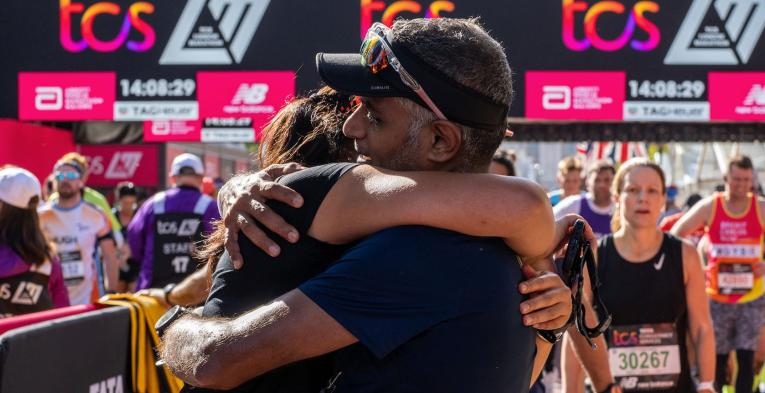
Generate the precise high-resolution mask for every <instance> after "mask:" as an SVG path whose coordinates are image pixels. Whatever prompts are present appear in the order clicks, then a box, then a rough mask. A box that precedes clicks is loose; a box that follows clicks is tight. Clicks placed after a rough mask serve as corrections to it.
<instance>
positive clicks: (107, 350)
mask: <svg viewBox="0 0 765 393" xmlns="http://www.w3.org/2000/svg"><path fill="white" fill-rule="evenodd" d="M129 346H130V311H129V310H128V309H127V308H123V307H111V308H106V309H103V310H98V311H92V312H88V313H85V314H79V315H74V316H71V317H65V318H61V319H56V320H54V321H50V322H42V323H38V324H34V325H30V326H28V327H23V328H18V329H15V330H12V331H9V332H7V333H5V334H3V335H2V337H0V391H2V392H3V393H29V392H61V393H65V392H72V393H75V392H90V393H118V392H129V391H131V390H130V378H131V374H130V369H129V368H128V367H129V364H130V352H129Z"/></svg>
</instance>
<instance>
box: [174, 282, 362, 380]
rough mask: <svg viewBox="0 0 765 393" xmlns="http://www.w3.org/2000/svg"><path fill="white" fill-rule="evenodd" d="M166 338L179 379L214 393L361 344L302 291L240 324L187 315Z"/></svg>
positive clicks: (245, 316)
mask: <svg viewBox="0 0 765 393" xmlns="http://www.w3.org/2000/svg"><path fill="white" fill-rule="evenodd" d="M162 339H163V345H162V348H161V352H160V353H161V355H162V358H163V359H164V360H165V361H166V362H167V365H168V366H169V367H170V369H171V370H172V371H173V372H174V373H175V374H176V375H177V376H178V377H180V378H181V379H183V380H184V381H187V382H190V383H192V384H194V385H195V386H199V387H207V388H214V389H233V388H234V387H236V386H239V385H240V384H242V383H244V382H246V381H248V380H250V379H252V378H254V377H257V376H258V375H261V374H263V373H266V372H268V371H271V370H273V369H275V368H277V367H281V366H283V365H285V364H288V363H292V362H296V361H299V360H303V359H307V358H311V357H315V356H319V355H322V354H325V353H329V352H332V351H335V350H337V349H340V348H343V347H346V346H348V345H351V344H353V343H356V342H357V341H358V340H356V337H354V336H353V335H352V334H351V333H350V332H348V331H347V330H345V329H344V328H343V327H342V326H341V325H340V324H339V323H337V322H336V321H335V320H334V319H332V317H330V316H329V315H328V314H327V313H325V312H324V311H323V310H322V309H321V308H320V307H319V306H317V305H316V304H315V303H313V301H311V299H310V298H308V297H307V296H306V295H305V294H303V293H302V292H301V291H300V290H297V289H295V290H292V291H290V292H288V293H286V294H285V295H283V296H281V297H280V298H278V299H276V300H274V302H273V303H271V304H268V305H266V306H263V307H260V308H258V309H256V310H252V311H250V312H248V313H246V314H243V315H240V316H239V317H237V318H235V319H230V320H225V319H218V320H204V319H201V318H198V317H194V316H186V317H184V318H181V319H180V320H179V321H178V322H176V323H175V324H173V325H172V326H170V328H169V329H168V330H167V331H166V332H165V334H164V336H163V337H162Z"/></svg>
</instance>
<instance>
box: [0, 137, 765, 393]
mask: <svg viewBox="0 0 765 393" xmlns="http://www.w3.org/2000/svg"><path fill="white" fill-rule="evenodd" d="M490 171H491V172H492V173H495V174H498V175H503V176H514V175H515V170H514V153H513V152H509V151H503V150H499V151H498V152H497V153H496V154H495V156H494V158H493V160H492V166H491V169H490ZM203 173H204V168H203V164H202V162H201V160H200V159H199V158H198V157H196V156H194V155H191V154H183V155H180V156H178V157H176V158H175V160H174V161H173V164H172V169H171V173H170V175H171V177H172V179H173V183H174V185H173V187H171V188H170V189H168V190H167V191H163V192H160V193H157V194H155V195H153V196H151V197H149V198H147V199H145V200H144V201H142V203H139V199H138V198H139V197H140V191H139V190H138V189H137V187H136V186H134V185H133V184H132V183H129V182H123V183H120V184H119V185H118V186H117V187H116V188H115V190H114V203H113V207H112V208H108V205H106V202H105V201H106V199H105V198H104V197H103V196H102V195H101V194H100V193H98V192H97V191H96V190H94V189H91V188H88V187H86V185H85V181H86V179H87V161H85V160H84V158H83V157H82V156H80V155H78V154H76V153H70V154H67V155H65V156H64V157H62V158H61V159H60V160H58V161H57V163H56V164H55V166H54V168H53V173H52V175H51V177H50V179H52V181H51V184H52V188H51V189H50V190H48V192H49V196H48V199H47V201H45V200H43V195H45V192H44V191H43V190H44V188H43V187H41V185H40V183H39V181H38V180H37V178H36V177H35V176H34V175H32V174H31V173H30V172H28V171H26V170H24V169H22V168H18V167H14V166H6V167H3V168H2V169H0V247H1V248H0V285H2V286H1V287H0V313H2V315H3V317H11V316H14V315H20V314H25V313H29V312H35V311H42V310H45V309H50V308H53V307H64V306H68V305H75V304H88V303H91V302H94V301H95V300H96V299H98V298H99V297H100V296H102V295H104V294H108V293H114V292H134V291H140V292H139V294H144V295H147V296H153V297H155V298H157V300H158V301H161V302H162V303H163V304H164V305H166V306H170V305H174V304H185V305H194V304H201V303H202V302H204V300H205V298H206V296H207V293H208V292H207V291H208V290H209V288H207V285H208V279H207V278H208V277H209V276H208V275H209V273H207V272H206V271H205V272H202V271H198V270H197V267H198V266H200V265H201V263H202V262H204V261H201V260H200V258H199V257H198V256H197V254H195V250H196V248H197V244H199V242H200V241H201V240H202V239H203V235H204V234H208V235H209V234H211V233H212V232H213V231H214V229H215V223H216V222H217V220H218V219H220V215H219V213H218V204H217V203H216V202H215V201H214V200H213V199H212V198H211V197H210V196H208V195H206V194H204V193H202V189H203V181H202V179H203ZM557 179H558V181H559V184H560V189H558V190H554V191H551V192H550V194H549V197H550V203H551V204H552V205H554V213H555V215H556V216H558V217H562V216H564V215H566V214H570V213H573V214H579V215H581V216H582V217H584V218H585V219H586V220H587V221H588V222H589V223H590V225H591V226H592V228H593V230H594V231H595V233H596V235H597V236H598V237H599V238H602V239H601V242H600V245H599V247H598V256H599V265H598V270H599V276H600V278H601V280H602V282H603V289H602V291H603V292H604V293H605V295H604V298H605V299H604V301H605V302H606V304H607V305H608V306H609V307H608V308H609V310H612V311H613V314H614V321H613V326H612V328H611V330H610V334H611V335H610V336H607V337H604V339H603V342H602V344H603V345H602V346H601V347H600V349H599V350H595V351H588V349H587V346H586V343H579V344H580V345H577V342H578V341H582V338H581V336H580V337H577V335H576V334H569V335H567V336H566V339H565V340H564V341H563V342H562V346H561V348H560V349H559V350H558V351H556V352H554V355H553V356H551V357H550V360H549V362H548V366H547V367H546V373H545V375H546V377H543V378H541V379H540V381H539V382H538V383H537V384H536V385H535V386H534V387H533V388H532V389H536V390H532V391H539V392H543V391H551V389H552V388H553V386H559V385H558V384H557V381H555V379H556V378H550V375H554V376H557V378H560V383H562V390H563V391H565V392H577V391H584V390H585V389H586V388H585V383H584V380H585V377H587V376H589V377H590V381H589V383H590V384H592V385H597V384H598V383H600V384H601V385H600V386H602V384H603V383H606V384H608V383H616V384H619V385H621V388H622V389H623V390H624V391H629V390H631V389H630V388H631V387H635V386H637V385H636V384H638V383H640V384H645V385H643V386H659V387H662V388H661V389H658V388H657V389H648V390H649V391H689V390H688V389H689V386H693V383H694V382H693V381H695V384H696V385H697V386H701V387H704V388H708V389H702V390H699V391H704V392H706V391H718V392H719V391H722V386H723V384H725V383H730V384H731V385H735V386H736V392H746V391H752V389H753V383H754V380H755V375H756V374H757V373H758V372H759V367H761V364H759V365H758V364H756V360H755V358H757V359H762V357H763V354H759V352H765V351H764V350H765V346H763V345H762V343H761V341H762V339H761V335H760V330H761V329H763V328H764V327H765V306H764V305H763V301H765V298H763V297H762V294H763V291H764V289H765V288H764V287H763V284H762V275H763V273H765V268H763V266H764V265H765V264H764V263H763V262H762V255H763V250H762V242H763V232H764V231H765V229H764V228H765V225H763V221H764V220H763V217H762V213H761V212H762V211H763V208H765V207H764V206H762V204H763V203H765V200H763V199H762V198H761V197H759V196H757V195H755V194H753V190H755V189H756V188H755V187H754V184H755V180H756V177H755V174H754V171H753V166H752V163H751V160H749V159H748V158H747V157H743V156H736V157H732V158H731V160H730V165H729V168H728V173H727V174H726V177H725V186H726V187H725V190H724V191H723V192H718V193H715V194H713V195H710V196H708V197H706V198H703V197H702V196H701V195H699V194H691V195H689V196H688V197H687V199H686V202H685V203H684V204H683V206H682V208H679V207H677V206H676V205H675V200H676V198H677V192H678V191H677V188H676V187H675V186H671V185H667V184H666V180H665V177H664V173H663V172H662V170H661V168H660V167H659V166H658V165H656V164H653V163H651V162H650V161H648V160H647V159H633V160H630V161H628V162H626V163H623V164H621V165H618V166H614V165H613V164H611V163H609V162H605V161H599V162H594V163H590V164H589V165H587V166H585V165H584V164H583V163H582V161H581V160H580V159H579V158H576V157H567V158H564V159H563V160H561V161H560V164H559V172H558V175H557ZM582 184H584V188H582ZM107 208H108V209H107ZM219 232H220V230H219ZM670 233H671V234H670ZM219 238H220V235H219ZM219 244H220V246H219V247H222V243H219ZM221 250H222V248H221ZM220 252H221V251H218V252H217V253H216V254H215V255H217V256H220ZM701 258H703V259H704V260H705V266H706V267H705V268H704V266H703V265H702V263H701V262H700V259H701ZM202 270H204V269H202ZM213 270H214V268H213ZM194 273H196V274H197V275H198V277H197V278H196V279H194V278H188V277H189V276H192V275H193V274H194ZM187 278H188V279H187ZM184 279H187V281H190V282H193V283H194V284H193V285H190V284H188V283H186V284H183V282H184ZM179 284H182V285H181V288H182V289H181V291H179V293H177V294H176V295H173V291H174V289H175V288H176V287H177V286H178V285H179ZM184 285H185V287H184ZM647 288H651V289H650V290H648V291H646V289H647ZM181 292H183V294H181ZM181 299H183V300H181ZM208 307H209V306H208ZM710 308H711V311H710ZM241 311H244V309H242V310H239V311H238V312H241ZM647 332H648V333H647ZM625 334H626V335H627V336H630V335H632V336H634V337H638V338H640V337H642V336H641V335H643V336H645V335H647V336H648V337H654V336H655V337H660V338H656V340H658V341H656V342H655V343H654V344H655V345H653V346H650V345H648V346H646V345H643V344H640V343H639V341H636V342H633V343H631V344H623V343H619V342H615V341H614V340H617V341H618V340H619V339H618V337H620V335H622V336H623V335H625ZM651 335H653V336H651ZM649 341H650V340H649ZM656 348H669V350H668V351H664V352H659V353H661V354H663V355H662V356H664V357H663V358H662V359H661V361H658V360H655V361H653V362H652V363H651V362H650V361H649V363H650V366H649V367H648V372H646V370H636V369H635V368H636V367H635V364H634V363H630V361H631V360H630V358H629V355H630V354H632V353H637V354H638V355H637V356H638V357H640V356H641V355H642V354H647V355H645V356H649V357H650V356H654V355H655V354H656V352H651V351H654V350H656ZM756 353H757V356H756ZM638 361H639V359H638ZM615 363H617V364H615ZM604 367H605V368H606V369H608V370H610V373H607V372H606V373H604V372H603V369H604ZM732 367H735V368H736V370H737V372H736V373H735V375H736V378H735V379H733V378H732V375H733V373H732V372H731V371H730V369H731V368H732ZM638 368H639V367H638ZM598 370H599V371H598ZM714 370H717V371H716V373H715V371H714ZM642 390H646V389H642Z"/></svg>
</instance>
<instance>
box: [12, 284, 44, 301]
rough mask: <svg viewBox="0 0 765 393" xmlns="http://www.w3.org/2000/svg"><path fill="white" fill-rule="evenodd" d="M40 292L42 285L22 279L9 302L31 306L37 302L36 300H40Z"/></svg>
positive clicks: (41, 291)
mask: <svg viewBox="0 0 765 393" xmlns="http://www.w3.org/2000/svg"><path fill="white" fill-rule="evenodd" d="M42 293H43V286H42V285H37V284H35V283H31V282H26V281H22V282H20V283H19V286H18V288H16V293H14V294H13V299H11V303H13V304H23V305H27V306H32V305H35V304H37V301H38V300H40V295H41V294H42Z"/></svg>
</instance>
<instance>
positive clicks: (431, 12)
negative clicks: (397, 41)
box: [361, 0, 454, 39]
mask: <svg viewBox="0 0 765 393" xmlns="http://www.w3.org/2000/svg"><path fill="white" fill-rule="evenodd" d="M424 11H425V17H426V18H438V17H440V16H441V13H442V12H453V11H454V3H453V2H451V1H434V2H431V3H430V5H428V6H427V8H426V9H425V10H424ZM379 12H382V19H381V20H380V21H381V22H382V23H383V24H385V25H386V26H391V25H392V24H393V21H395V20H396V17H397V16H399V14H401V13H403V12H409V13H412V14H421V13H422V12H423V5H422V2H421V1H411V0H406V1H404V0H399V1H394V2H392V3H390V5H388V4H386V2H385V1H379V0H361V38H362V39H363V38H364V36H365V35H366V34H367V30H369V28H370V27H372V21H373V20H374V17H373V14H374V13H379Z"/></svg>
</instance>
